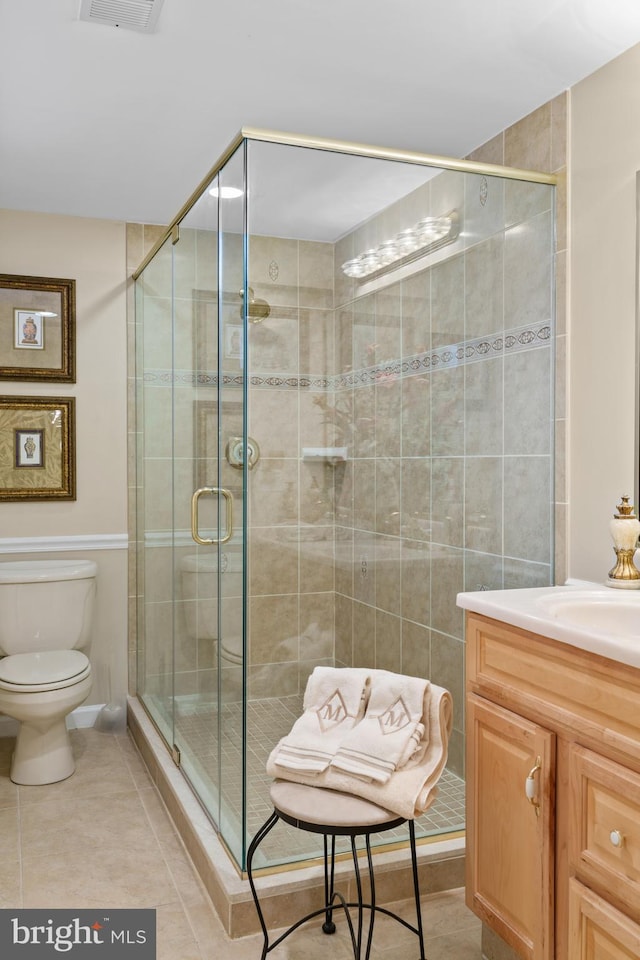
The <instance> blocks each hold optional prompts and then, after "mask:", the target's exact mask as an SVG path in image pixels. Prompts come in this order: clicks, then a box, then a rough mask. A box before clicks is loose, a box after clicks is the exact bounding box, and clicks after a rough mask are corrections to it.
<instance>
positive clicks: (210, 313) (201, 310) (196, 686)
mask: <svg viewBox="0 0 640 960" xmlns="http://www.w3.org/2000/svg"><path fill="white" fill-rule="evenodd" d="M178 236H179V239H177V241H176V243H175V244H174V248H173V249H174V278H175V279H174V370H173V382H174V404H173V430H174V450H175V458H174V459H175V505H174V518H175V526H176V536H175V551H174V600H175V602H174V637H175V664H176V696H175V702H174V717H175V724H174V741H173V742H174V744H175V746H176V747H177V748H178V751H179V756H180V766H181V769H182V771H183V773H184V774H185V776H186V777H187V778H188V779H189V781H190V782H191V785H192V787H193V789H194V791H195V793H196V794H197V796H198V797H199V799H200V800H201V802H202V804H203V806H204V807H205V809H206V810H208V811H209V814H210V816H211V817H212V818H213V819H214V820H215V821H216V822H218V818H219V803H220V800H219V782H220V777H219V748H218V743H219V740H218V725H219V711H218V665H217V645H218V642H219V627H218V620H219V615H220V610H219V578H218V546H217V543H215V542H214V541H216V540H217V539H218V538H219V518H218V501H217V494H216V493H215V491H216V490H217V489H218V487H219V482H218V474H219V470H218V419H219V414H218V397H217V389H218V388H217V379H218V377H217V371H218V282H217V261H218V202H217V199H216V198H215V197H213V196H212V195H211V194H210V193H209V190H208V189H207V190H205V191H204V193H203V194H202V196H201V197H200V198H199V199H198V200H197V202H196V203H195V204H194V206H193V207H192V208H191V210H190V211H189V213H188V214H187V215H186V216H185V217H184V218H183V220H182V221H181V222H180V225H179V234H178Z"/></svg>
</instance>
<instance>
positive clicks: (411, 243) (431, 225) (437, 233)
mask: <svg viewBox="0 0 640 960" xmlns="http://www.w3.org/2000/svg"><path fill="white" fill-rule="evenodd" d="M459 233H460V217H459V215H458V211H457V210H452V211H451V212H450V213H447V214H445V215H444V216H442V217H424V218H423V219H422V220H418V222H417V223H415V224H414V225H413V226H412V227H407V229H406V230H401V231H400V233H398V234H396V236H395V237H392V238H391V239H390V240H384V241H383V242H382V243H379V244H378V246H377V247H373V248H372V249H371V250H365V251H364V253H361V254H359V255H358V256H357V257H354V258H353V260H347V261H346V263H343V264H342V272H343V273H345V274H346V275H347V276H348V277H352V278H353V279H354V280H358V281H360V282H364V281H365V280H373V279H374V278H375V277H378V276H381V275H382V274H383V273H387V272H388V271H389V270H395V269H396V268H397V267H401V266H404V264H405V263H411V261H412V260H417V259H418V258H419V257H424V256H425V255H426V254H428V253H431V252H432V251H434V250H439V249H440V247H444V246H446V244H448V243H453V241H454V240H455V239H456V238H457V237H458V234H459Z"/></svg>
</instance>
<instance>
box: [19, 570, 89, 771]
mask: <svg viewBox="0 0 640 960" xmlns="http://www.w3.org/2000/svg"><path fill="white" fill-rule="evenodd" d="M96 573H97V566H96V564H95V563H93V561H90V560H22V561H20V560H19V561H14V562H8V563H0V656H1V657H2V659H0V713H4V714H6V715H7V716H9V717H12V718H13V719H14V720H17V721H18V722H19V724H20V727H19V730H18V737H17V740H16V746H15V750H14V753H13V758H12V760H11V773H10V776H11V779H12V780H13V782H14V783H20V784H30V785H33V784H44V783H56V782H57V781H59V780H65V779H66V778H67V777H70V776H71V774H72V773H73V771H74V769H75V761H74V759H73V752H72V749H71V743H70V740H69V735H68V733H67V726H66V717H67V715H68V714H69V713H71V711H72V710H75V709H76V707H79V706H80V704H81V703H83V702H84V701H85V700H86V699H87V697H88V696H89V693H90V691H91V664H90V663H89V659H88V658H87V656H86V654H85V653H83V652H82V649H81V648H86V647H88V645H89V639H90V629H91V622H92V616H93V605H94V598H95V593H96Z"/></svg>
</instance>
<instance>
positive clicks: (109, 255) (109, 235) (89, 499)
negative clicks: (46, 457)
mask: <svg viewBox="0 0 640 960" xmlns="http://www.w3.org/2000/svg"><path fill="white" fill-rule="evenodd" d="M0 264H1V269H2V272H3V273H9V274H19V275H27V276H44V277H62V278H71V279H75V281H76V323H77V335H76V373H77V382H76V383H75V384H64V383H61V384H56V383H43V382H40V383H39V382H28V381H24V382H15V381H5V382H2V383H1V384H0V392H1V393H2V394H4V395H11V396H48V397H55V396H60V397H66V396H73V397H75V398H76V421H77V424H76V461H77V499H76V500H75V501H72V502H60V503H56V502H40V503H38V502H35V503H33V502H32V503H29V502H27V503H0V560H6V559H16V558H17V556H18V555H20V556H21V558H22V559H26V558H27V557H29V556H31V557H33V558H34V559H43V558H45V557H48V556H56V555H60V556H64V557H70V556H78V557H88V558H91V559H93V560H95V561H96V562H97V564H98V570H99V572H98V603H97V609H96V619H95V626H94V631H93V640H92V646H91V650H90V657H91V660H92V663H93V667H94V686H93V690H92V693H91V695H90V697H89V699H88V700H87V703H88V704H90V703H102V702H105V701H106V700H107V699H109V698H112V699H113V698H116V697H118V696H120V695H124V693H125V692H126V649H127V647H126V631H127V549H126V546H127V541H126V534H127V420H126V406H127V392H126V382H127V379H126V378H127V370H126V347H127V325H126V272H125V227H124V224H123V223H118V222H115V221H103V220H91V219H80V218H76V217H60V216H52V215H45V214H34V213H23V212H15V211H9V210H3V211H0ZM60 537H62V538H67V541H66V543H64V544H61V546H62V545H64V546H70V547H72V548H73V550H72V552H67V551H65V552H63V553H60V552H59V553H55V552H54V551H52V550H51V549H50V550H49V551H48V552H45V553H43V552H37V553H35V552H31V553H25V554H16V553H15V552H14V551H15V550H16V549H17V550H20V547H21V544H20V542H19V541H20V540H22V539H23V538H25V539H26V540H28V541H29V542H28V543H27V544H25V549H27V550H29V551H33V550H42V549H45V548H46V547H47V546H49V547H51V542H50V541H49V539H48V538H60ZM105 537H106V538H113V539H112V540H108V539H106V540H105V539H104V538H105ZM76 538H85V539H83V540H78V539H76ZM8 541H11V544H10V545H9V544H8ZM16 541H18V542H17V543H16ZM105 543H106V544H108V545H109V547H110V548H109V549H102V547H103V546H104V545H105ZM9 546H10V547H11V550H12V552H11V553H7V552H6V551H7V550H8V549H9ZM55 546H56V548H57V546H58V542H57V541H56V543H55Z"/></svg>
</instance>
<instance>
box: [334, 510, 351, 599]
mask: <svg viewBox="0 0 640 960" xmlns="http://www.w3.org/2000/svg"><path fill="white" fill-rule="evenodd" d="M354 539H355V531H354V530H353V528H352V529H347V528H346V527H338V528H337V529H336V542H335V558H336V561H335V589H336V592H337V593H340V594H344V596H346V597H353V596H354V592H353V589H354V588H353V578H354V575H355V566H354V560H353V556H354V554H353V544H354Z"/></svg>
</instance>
